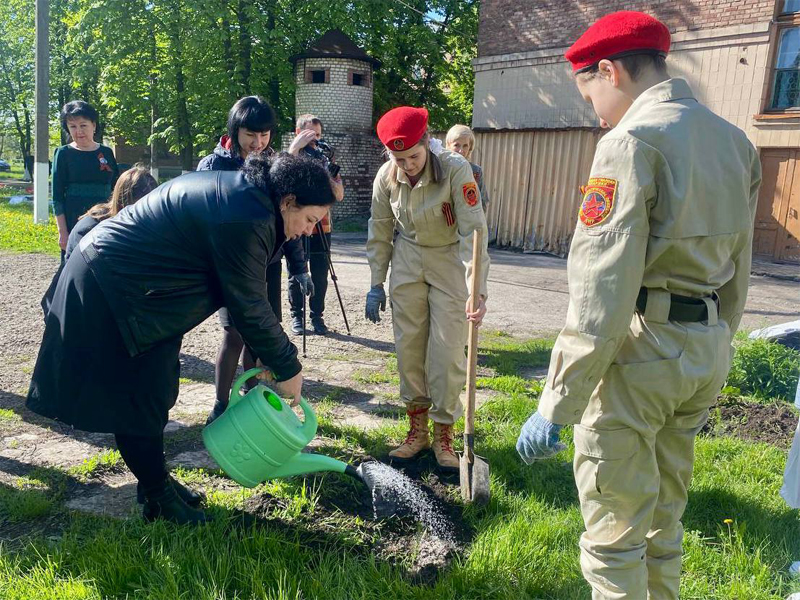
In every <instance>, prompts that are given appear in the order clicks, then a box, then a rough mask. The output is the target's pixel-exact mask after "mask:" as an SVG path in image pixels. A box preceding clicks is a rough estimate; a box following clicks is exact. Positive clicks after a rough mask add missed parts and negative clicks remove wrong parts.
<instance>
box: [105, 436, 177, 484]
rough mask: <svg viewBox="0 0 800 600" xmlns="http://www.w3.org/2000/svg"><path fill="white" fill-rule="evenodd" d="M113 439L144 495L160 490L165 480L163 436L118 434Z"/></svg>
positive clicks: (165, 467) (165, 466)
mask: <svg viewBox="0 0 800 600" xmlns="http://www.w3.org/2000/svg"><path fill="white" fill-rule="evenodd" d="M114 437H115V439H116V442H117V449H118V450H119V453H120V455H121V456H122V460H124V461H125V464H126V465H128V468H129V469H130V470H131V473H133V475H134V476H135V477H136V479H138V480H139V483H141V484H142V488H143V489H144V491H145V493H148V492H150V491H154V490H159V489H161V488H162V487H163V486H164V480H165V479H166V478H167V465H166V462H165V460H164V434H163V433H161V434H159V435H152V436H142V435H124V434H119V433H118V434H117V435H116V436H114Z"/></svg>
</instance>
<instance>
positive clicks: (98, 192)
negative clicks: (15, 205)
mask: <svg viewBox="0 0 800 600" xmlns="http://www.w3.org/2000/svg"><path fill="white" fill-rule="evenodd" d="M61 126H62V127H63V128H64V130H65V131H66V132H67V133H68V134H69V135H70V138H72V141H71V142H70V143H69V144H67V145H66V146H61V147H60V148H58V149H57V150H56V153H55V156H54V157H53V208H54V210H55V213H56V223H57V225H58V245H59V246H60V247H61V258H62V260H63V258H64V250H65V249H66V247H67V240H68V239H69V232H70V231H72V228H73V227H75V223H77V222H78V219H79V218H80V216H81V215H83V214H85V213H86V211H87V210H89V209H90V208H91V207H92V206H94V205H95V204H99V203H100V202H105V201H106V200H108V197H109V196H110V195H111V190H113V189H114V184H116V182H117V178H118V177H119V167H117V161H116V160H115V158H114V153H113V152H112V151H111V148H109V147H108V146H103V145H102V144H98V143H97V142H96V141H95V140H94V136H95V132H96V131H97V111H96V110H95V109H94V107H92V105H91V104H89V103H87V102H84V101H83V100H73V101H72V102H67V103H66V104H65V105H64V108H62V109H61Z"/></svg>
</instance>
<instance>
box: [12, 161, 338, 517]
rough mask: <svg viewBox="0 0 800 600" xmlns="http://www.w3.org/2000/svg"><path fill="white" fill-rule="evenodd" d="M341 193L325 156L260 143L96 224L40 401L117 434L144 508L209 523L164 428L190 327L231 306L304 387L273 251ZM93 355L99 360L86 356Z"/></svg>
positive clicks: (68, 280) (59, 318) (39, 405)
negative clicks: (284, 323) (232, 163)
mask: <svg viewBox="0 0 800 600" xmlns="http://www.w3.org/2000/svg"><path fill="white" fill-rule="evenodd" d="M334 201H335V199H334V196H333V190H332V189H331V185H330V177H329V176H328V173H327V172H326V170H325V168H324V167H322V166H321V165H319V164H318V163H316V162H314V161H312V160H308V159H302V158H298V157H295V156H289V155H285V154H281V155H279V156H278V157H276V158H275V159H274V161H272V162H270V159H269V158H268V157H266V156H264V155H263V154H254V155H251V156H249V157H248V159H247V161H246V163H245V166H244V168H243V169H242V171H239V172H215V173H191V174H188V175H183V176H181V177H178V178H176V179H173V180H172V181H169V182H168V183H165V184H164V185H162V186H160V187H159V188H157V189H156V190H154V191H153V192H151V193H150V194H148V195H147V197H145V198H143V199H142V200H140V201H139V202H137V203H136V204H134V205H133V206H130V207H128V208H127V209H125V210H123V211H122V212H120V213H119V214H117V215H116V217H114V218H113V219H106V220H105V221H103V222H102V223H100V224H99V225H97V227H95V228H94V229H93V230H92V231H91V232H89V234H88V235H86V236H85V237H84V238H83V240H81V243H80V244H79V246H78V249H77V250H76V251H75V252H73V253H72V255H71V256H70V259H69V261H68V262H67V264H66V267H65V268H64V272H63V273H62V275H61V278H60V279H59V281H58V285H57V286H56V290H55V295H54V297H53V304H52V307H51V310H50V313H49V314H48V316H47V319H46V321H45V331H44V337H43V339H42V345H41V348H40V349H39V356H38V358H37V360H36V367H35V368H34V372H33V379H32V381H31V385H30V389H29V391H28V398H27V406H28V408H30V409H31V410H32V411H34V412H36V413H38V414H40V415H43V416H46V417H50V418H52V419H58V420H60V421H62V422H64V423H67V424H69V425H72V426H74V427H76V428H77V429H82V430H85V431H96V432H107V433H113V434H115V436H116V442H117V448H118V449H119V452H120V454H121V455H122V458H123V460H124V461H125V463H126V464H127V465H128V467H129V468H130V469H131V471H132V472H133V474H134V475H135V476H136V478H137V479H138V481H139V484H140V489H141V491H142V493H143V495H144V499H145V506H144V517H145V519H147V520H153V519H156V518H164V519H167V520H170V521H173V522H176V523H202V522H204V521H205V520H206V517H205V514H204V513H203V512H202V511H200V510H197V509H196V508H194V507H192V506H190V504H197V503H198V502H199V500H200V498H199V496H198V495H197V494H195V493H194V492H191V491H190V490H188V489H186V488H184V487H183V486H180V485H179V484H177V482H175V481H173V480H172V478H171V477H170V476H169V474H168V472H167V468H166V464H165V460H164V438H163V430H164V426H165V425H166V423H167V418H168V413H169V409H170V408H171V407H172V406H173V405H174V404H175V400H176V399H177V396H178V378H179V374H180V363H179V360H178V355H179V352H180V341H181V336H182V335H183V334H184V333H186V332H187V331H189V330H190V329H192V328H194V327H195V326H197V325H198V324H200V323H202V322H203V321H204V320H205V319H207V318H208V316H209V315H211V314H212V313H213V312H214V311H216V310H218V309H219V308H220V307H221V306H226V307H227V308H228V310H229V311H230V313H231V316H232V317H233V319H234V320H235V321H236V324H237V327H238V329H239V331H240V332H241V334H242V336H243V337H244V339H245V341H246V342H247V344H248V345H249V346H250V348H252V349H253V352H254V353H255V355H256V356H257V357H258V358H259V359H260V360H261V362H262V363H263V364H266V365H269V366H270V369H271V371H272V375H273V377H274V382H273V383H272V385H273V387H274V389H275V390H276V391H277V392H278V393H280V394H282V395H283V396H286V397H290V398H292V399H293V403H297V402H299V400H300V394H301V391H302V385H303V376H302V372H301V371H302V367H301V365H300V363H299V361H298V360H297V348H295V346H294V345H293V344H292V343H291V342H290V341H289V338H288V337H287V336H286V334H285V333H284V332H283V330H282V329H281V327H280V325H279V323H278V320H277V319H276V318H275V314H274V313H273V312H272V309H271V308H270V306H269V303H268V302H267V292H266V285H265V283H266V282H265V271H264V265H266V264H267V263H268V262H269V260H270V258H271V257H272V256H273V255H274V254H275V253H276V252H278V251H279V250H280V247H281V246H282V245H283V242H284V241H285V240H287V239H294V238H297V237H299V236H301V235H307V234H308V233H310V232H311V231H312V230H313V228H314V227H315V225H316V223H317V221H319V219H321V218H322V216H323V215H324V214H326V211H327V207H328V206H329V205H331V204H333V202H334ZM87 365H91V367H87Z"/></svg>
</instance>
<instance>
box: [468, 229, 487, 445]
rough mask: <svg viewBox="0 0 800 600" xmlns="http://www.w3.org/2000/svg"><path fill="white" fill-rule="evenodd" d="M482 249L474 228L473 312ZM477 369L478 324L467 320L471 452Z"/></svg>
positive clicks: (475, 302)
mask: <svg viewBox="0 0 800 600" xmlns="http://www.w3.org/2000/svg"><path fill="white" fill-rule="evenodd" d="M482 250H483V230H482V229H476V230H475V231H474V233H473V234H472V279H471V280H470V283H469V308H470V312H475V310H476V308H477V307H478V302H479V294H478V292H479V289H480V281H481V254H482ZM477 369H478V325H477V324H475V323H473V322H471V321H470V322H469V334H468V337H467V407H466V411H465V414H464V444H465V452H466V451H467V448H468V449H469V454H470V455H471V454H472V446H473V439H472V436H473V434H474V433H475V376H476V373H477Z"/></svg>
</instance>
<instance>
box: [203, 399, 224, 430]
mask: <svg viewBox="0 0 800 600" xmlns="http://www.w3.org/2000/svg"><path fill="white" fill-rule="evenodd" d="M226 408H228V403H227V402H220V401H219V400H217V401H216V402H214V406H213V408H212V409H211V412H210V413H208V417H206V425H211V424H212V423H213V422H214V421H216V420H217V419H219V418H220V417H221V416H222V413H224V412H225V409H226Z"/></svg>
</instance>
